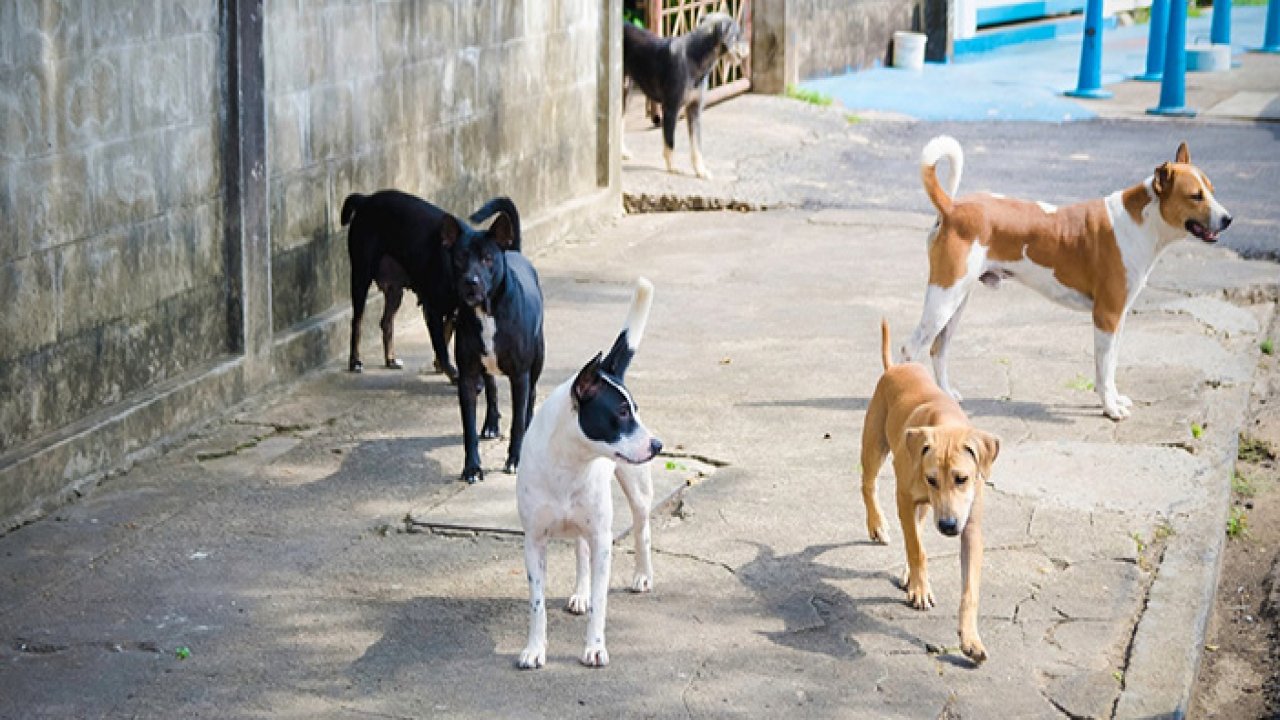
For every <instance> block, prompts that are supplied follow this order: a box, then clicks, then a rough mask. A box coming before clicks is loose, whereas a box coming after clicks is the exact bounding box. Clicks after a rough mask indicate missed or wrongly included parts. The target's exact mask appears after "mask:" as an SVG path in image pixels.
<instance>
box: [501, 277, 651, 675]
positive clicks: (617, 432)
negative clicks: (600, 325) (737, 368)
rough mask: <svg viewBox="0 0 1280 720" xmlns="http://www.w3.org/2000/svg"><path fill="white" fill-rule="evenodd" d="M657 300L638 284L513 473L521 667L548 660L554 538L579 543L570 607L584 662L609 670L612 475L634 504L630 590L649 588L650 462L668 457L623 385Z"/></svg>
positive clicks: (551, 406)
mask: <svg viewBox="0 0 1280 720" xmlns="http://www.w3.org/2000/svg"><path fill="white" fill-rule="evenodd" d="M652 302H653V285H652V284H650V283H649V281H648V280H645V279H644V278H641V279H639V280H638V281H636V292H635V297H634V298H633V299H632V302H631V312H630V314H629V315H628V316H627V324H626V325H625V326H623V328H622V333H621V334H619V335H618V338H617V340H615V341H614V343H613V347H612V348H611V349H610V350H609V353H608V354H607V355H603V357H602V354H601V353H597V354H596V356H595V357H594V358H592V359H591V361H590V362H588V363H587V364H586V366H585V367H583V368H582V370H581V371H580V372H578V374H577V375H576V376H574V377H572V378H570V379H568V380H566V381H565V382H564V383H563V384H562V385H560V387H558V388H556V389H555V390H553V391H551V395H550V396H548V397H547V400H546V402H545V403H544V404H543V405H542V407H541V408H539V409H538V411H537V413H535V414H534V416H533V422H532V423H530V425H529V430H528V432H527V433H526V434H525V437H524V456H523V460H522V461H521V463H520V467H519V470H518V471H517V472H516V498H517V503H518V505H519V508H520V524H521V525H522V526H523V527H524V563H525V569H526V571H527V573H528V578H529V642H528V644H527V645H526V646H525V649H524V651H523V652H521V653H520V659H519V662H518V664H519V666H520V667H521V668H524V669H532V668H540V667H542V666H543V665H545V664H546V661H547V603H546V597H545V595H546V582H547V543H548V541H550V540H551V539H552V538H553V537H570V538H573V539H575V540H576V542H577V556H578V557H577V559H578V569H577V581H576V583H575V584H574V590H573V595H572V596H571V597H570V598H569V603H568V605H567V607H566V609H567V610H568V611H569V612H571V613H574V614H579V615H580V614H582V613H583V612H586V613H588V619H587V637H586V648H585V649H584V650H583V651H582V657H581V660H582V664H583V665H587V666H589V667H604V666H605V665H608V664H609V653H608V651H606V650H605V643H604V619H605V613H606V609H607V608H606V605H607V603H608V599H609V596H608V593H609V569H610V562H611V556H612V546H613V499H612V494H611V488H610V480H611V479H612V478H615V477H616V478H617V479H618V484H620V485H621V486H622V492H623V493H625V494H626V496H627V501H628V503H629V504H630V505H631V517H632V526H631V527H632V530H631V534H632V535H633V536H634V537H635V544H636V572H635V577H634V578H633V579H632V581H631V590H632V591H633V592H648V591H649V590H651V589H652V588H653V563H652V560H651V559H650V557H649V505H650V504H651V503H652V502H653V477H652V475H651V474H650V466H649V464H648V463H649V461H650V460H652V459H653V458H654V456H656V455H657V454H658V452H659V451H661V450H662V442H661V441H660V440H658V439H657V438H655V437H654V436H653V435H651V434H650V433H649V430H648V429H647V428H645V426H644V423H642V422H640V418H639V417H638V416H637V415H636V404H635V401H634V400H632V398H631V393H630V392H628V391H627V388H626V387H625V386H624V385H623V384H622V378H623V375H624V374H625V373H626V371H627V365H629V364H630V362H631V358H632V357H633V356H634V355H635V352H636V348H637V347H639V345H640V339H641V337H642V336H643V335H644V326H645V321H646V320H647V319H648V317H649V306H650V305H651V304H652Z"/></svg>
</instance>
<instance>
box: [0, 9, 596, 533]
mask: <svg viewBox="0 0 1280 720" xmlns="http://www.w3.org/2000/svg"><path fill="white" fill-rule="evenodd" d="M620 15H621V9H620V0H605V2H604V3H601V2H598V1H597V0H546V1H537V2H535V1H533V0H529V1H525V2H522V1H519V0H417V1H414V0H323V1H322V0H127V1H123V2H108V1H107V0H0V218H3V222H0V307H3V308H4V309H5V311H4V312H3V313H0V532H2V531H3V530H5V529H7V528H8V527H11V526H12V525H13V524H14V523H15V522H17V521H20V520H22V519H24V518H28V517H31V516H33V515H35V514H38V513H40V512H41V511H42V510H43V509H45V508H47V507H49V506H50V505H51V504H53V503H56V502H58V501H59V500H60V499H61V498H64V497H66V496H68V495H69V494H71V493H73V492H75V491H77V488H79V487H80V486H82V485H84V484H86V483H89V482H93V481H95V480H96V479H97V478H100V477H102V474H103V473H104V472H105V471H107V470H109V469H111V468H112V467H118V466H120V465H121V464H122V463H127V462H129V461H130V460H131V459H132V458H134V457H137V456H138V455H139V454H140V453H146V452H148V448H149V447H151V446H152V444H153V443H155V442H156V441H159V440H162V439H164V438H165V437H169V436H172V435H173V434H174V433H176V432H178V431H180V430H181V428H183V427H185V426H189V425H190V424H192V423H194V422H198V421H200V420H204V419H208V418H209V417H212V416H214V415H215V414H216V413H217V412H218V411H220V410H223V409H225V408H226V407H227V406H228V405H229V404H231V403H233V402H235V401H237V400H239V399H241V398H243V397H245V396H246V395H247V394H250V393H253V392H256V391H258V390H260V389H261V388H263V387H264V386H266V385H267V384H269V383H272V382H278V381H281V380H286V379H288V378H290V377H294V376H296V375H297V374H298V373H300V372H303V371H306V370H309V369H311V368H314V367H317V366H318V365H320V364H322V363H324V362H326V361H328V360H330V359H331V358H333V357H335V356H337V355H339V354H340V353H341V352H343V351H344V350H345V345H346V340H347V333H348V328H349V312H350V311H349V307H350V300H349V296H348V292H347V278H348V268H347V261H346V250H345V242H346V241H345V232H344V231H343V230H342V228H341V227H340V225H339V221H338V215H339V211H340V208H341V203H342V200H343V198H344V197H345V196H346V194H347V193H348V192H351V191H361V192H369V191H373V190H376V189H379V188H383V187H399V188H402V189H405V190H408V191H410V192H414V193H417V194H420V195H423V196H425V197H427V198H429V199H431V200H433V201H435V202H437V203H438V204H440V205H442V206H443V207H445V208H446V209H449V210H451V211H454V212H456V213H459V214H465V213H467V212H469V211H470V210H472V209H474V208H475V207H477V206H478V205H479V204H480V203H481V201H482V200H484V199H486V198H488V197H489V196H491V195H494V194H498V193H502V194H508V195H510V196H512V197H513V198H514V199H515V200H516V202H517V203H518V204H519V206H520V208H521V210H522V216H523V217H524V218H525V221H526V222H525V226H526V229H528V230H529V231H530V232H529V233H528V234H527V236H526V240H527V242H531V243H533V244H536V243H537V242H538V241H540V240H542V239H545V238H548V237H551V236H553V235H555V229H556V228H558V227H560V226H562V224H564V223H566V222H574V221H577V220H581V219H583V218H584V217H587V216H590V215H594V214H599V213H601V212H614V211H617V210H618V209H619V208H620V190H619V185H618V177H619V175H618V162H617V159H616V157H614V153H613V152H611V151H610V146H611V145H612V144H613V141H612V138H614V137H615V136H616V135H617V134H618V132H619V129H618V125H617V119H616V115H617V113H616V112H614V111H613V110H614V108H616V106H617V104H618V95H617V88H618V87H620V78H619V71H620V65H621V57H620V48H621V41H620V30H619V28H618V27H617V23H616V22H614V21H613V20H614V19H615V18H616V17H619V16H620ZM372 310H373V312H374V313H375V316H376V313H377V311H378V308H377V306H376V304H375V307H373V308H372ZM366 325H367V326H369V331H370V332H371V331H372V330H373V329H374V328H373V326H374V325H376V323H374V322H367V323H366Z"/></svg>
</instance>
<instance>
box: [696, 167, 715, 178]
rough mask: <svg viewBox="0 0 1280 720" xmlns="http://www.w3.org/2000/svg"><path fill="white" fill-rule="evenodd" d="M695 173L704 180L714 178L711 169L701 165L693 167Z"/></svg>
mask: <svg viewBox="0 0 1280 720" xmlns="http://www.w3.org/2000/svg"><path fill="white" fill-rule="evenodd" d="M693 173H694V174H695V175H697V176H698V177H700V178H702V179H703V180H710V179H711V178H712V175H711V171H710V170H708V169H706V168H705V167H703V166H701V165H699V166H698V167H695V168H694V169H693Z"/></svg>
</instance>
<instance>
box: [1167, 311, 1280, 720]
mask: <svg viewBox="0 0 1280 720" xmlns="http://www.w3.org/2000/svg"><path fill="white" fill-rule="evenodd" d="M1270 335H1271V337H1272V338H1273V339H1274V338H1275V337H1276V335H1277V327H1276V326H1275V325H1273V326H1272V329H1271V333H1270ZM1260 372H1262V373H1263V375H1264V376H1263V377H1262V378H1261V380H1260V382H1258V383H1256V384H1255V386H1254V387H1255V396H1254V397H1253V398H1252V400H1251V403H1250V405H1251V408H1252V410H1253V413H1252V414H1253V418H1252V422H1250V423H1249V424H1247V425H1246V427H1247V428H1248V430H1247V431H1246V432H1245V433H1242V434H1241V437H1240V450H1239V453H1238V459H1237V463H1236V473H1235V477H1234V478H1233V480H1232V508H1231V517H1230V520H1229V521H1228V523H1227V528H1226V532H1227V537H1228V541H1227V547H1226V552H1225V554H1224V556H1223V563H1222V578H1221V580H1220V581H1219V584H1218V594H1217V599H1216V600H1215V602H1214V611H1213V618H1212V620H1211V622H1210V626H1209V632H1208V636H1207V640H1206V643H1205V654H1204V662H1203V664H1202V665H1201V668H1200V675H1199V677H1198V679H1197V682H1196V687H1195V691H1194V693H1193V696H1192V697H1193V700H1192V703H1191V709H1190V713H1189V716H1190V717H1192V718H1214V717H1237V718H1273V717H1280V607H1278V606H1277V605H1278V603H1280V461H1278V460H1277V457H1276V455H1277V452H1278V451H1280V447H1277V445H1276V443H1275V442H1274V441H1272V440H1269V439H1268V438H1274V437H1277V433H1280V415H1278V414H1277V413H1275V412H1274V408H1275V407H1276V406H1278V405H1280V365H1278V364H1277V362H1276V359H1275V357H1274V356H1269V355H1264V356H1263V360H1262V367H1261V369H1260ZM1257 388H1261V389H1262V390H1261V392H1258V391H1257V390H1256V389H1257Z"/></svg>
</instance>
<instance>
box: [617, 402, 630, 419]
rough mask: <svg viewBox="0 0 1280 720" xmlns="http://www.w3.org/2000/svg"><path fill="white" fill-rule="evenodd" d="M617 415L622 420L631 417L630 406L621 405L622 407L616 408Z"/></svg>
mask: <svg viewBox="0 0 1280 720" xmlns="http://www.w3.org/2000/svg"><path fill="white" fill-rule="evenodd" d="M618 417H619V418H620V419H622V420H626V419H627V418H629V417H631V408H629V407H627V406H626V405H623V406H622V407H620V408H618Z"/></svg>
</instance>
